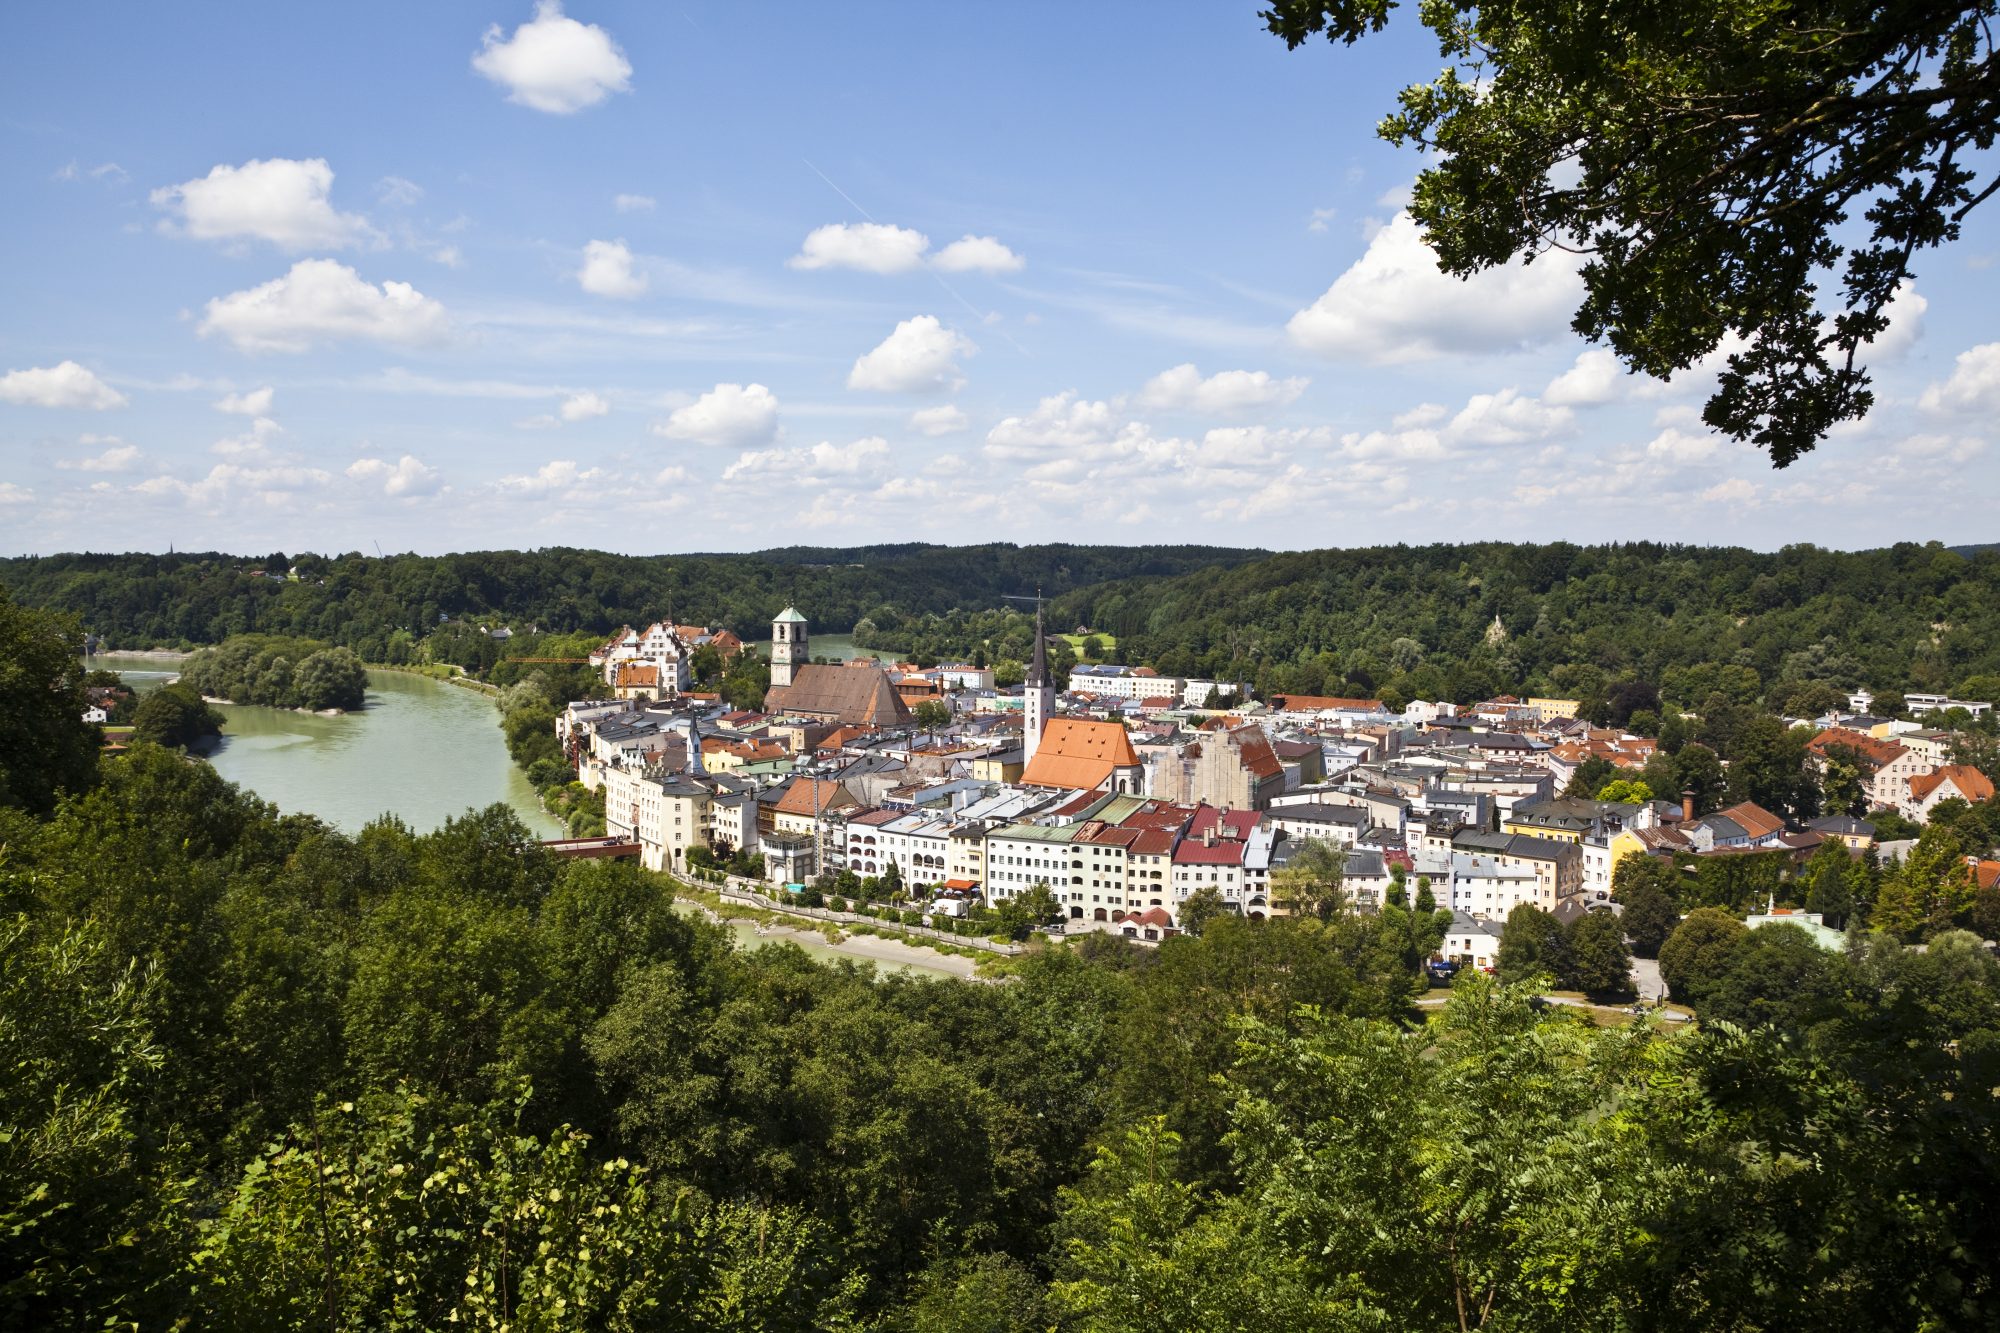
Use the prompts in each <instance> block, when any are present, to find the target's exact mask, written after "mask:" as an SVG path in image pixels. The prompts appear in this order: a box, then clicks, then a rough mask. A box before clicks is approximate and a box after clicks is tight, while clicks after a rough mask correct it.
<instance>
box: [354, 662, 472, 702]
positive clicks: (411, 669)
mask: <svg viewBox="0 0 2000 1333" xmlns="http://www.w3.org/2000/svg"><path fill="white" fill-rule="evenodd" d="M362 665H363V666H365V667H367V668H368V669H369V670H370V671H393V672H395V673H396V674H397V675H399V676H421V677H423V678H424V679H425V680H435V681H439V682H441V683H443V684H446V685H458V686H462V687H463V688H465V689H468V690H473V691H475V692H477V693H479V694H485V695H491V696H493V697H495V698H498V697H499V694H500V687H499V686H498V685H489V684H487V683H486V682H485V681H483V680H480V679H478V678H477V677H475V676H468V675H466V674H465V668H464V667H461V666H446V665H443V664H440V663H435V662H433V663H429V664H427V665H422V666H390V665H388V664H387V663H385V662H364V663H362Z"/></svg>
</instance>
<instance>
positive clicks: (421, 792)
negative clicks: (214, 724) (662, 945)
mask: <svg viewBox="0 0 2000 1333" xmlns="http://www.w3.org/2000/svg"><path fill="white" fill-rule="evenodd" d="M86 661H87V663H88V665H89V666H91V667H92V668H98V667H102V668H103V669H104V670H107V671H116V672H118V673H119V674H120V675H122V676H123V677H124V678H125V679H126V681H128V682H129V683H130V684H131V685H132V687H133V688H134V689H135V690H139V691H142V692H143V691H145V690H150V689H157V688H158V687H159V686H160V685H162V684H164V683H165V682H166V681H168V680H171V679H172V678H173V676H174V674H175V673H174V671H173V670H171V664H170V663H169V664H163V663H161V662H159V661H157V660H153V659H148V658H123V657H101V658H89V659H86ZM221 711H222V713H223V715H224V717H225V718H226V719H227V720H226V721H225V722H224V724H223V731H222V743H221V745H220V746H219V747H218V748H217V749H215V750H214V751H213V752H212V753H211V754H210V755H209V756H208V758H209V762H210V763H212V764H214V765H215V771H216V772H218V773H220V774H222V776H223V777H225V778H228V779H229V780H230V781H231V782H235V783H239V784H241V785H242V786H244V787H247V788H249V789H250V790H251V791H254V792H256V793H257V794H258V795H259V796H261V797H263V798H264V799H265V800H267V801H270V802H272V803H273V804H275V805H276V806H277V807H278V808H279V809H280V810H284V811H286V812H288V813H290V812H298V813H303V814H310V815H317V816H319V817H320V818H321V819H324V820H325V821H326V822H327V823H329V824H332V825H334V826H335V827H336V828H341V829H345V830H347V831H348V832H350V833H351V832H354V831H356V830H358V829H360V828H361V826H362V825H364V824H366V823H368V821H370V820H372V819H374V818H376V817H377V816H379V815H382V814H393V815H396V816H397V817H398V818H400V819H402V820H403V822H405V823H407V824H408V825H410V827H412V828H414V829H416V830H417V831H418V832H420V833H423V832H428V831H430V830H431V829H434V828H436V827H437V826H438V825H440V824H442V823H444V821H445V820H446V819H448V818H450V817H451V816H453V815H459V814H463V813H464V812H465V811H466V809H467V808H469V807H475V808H476V807H484V806H488V805H491V804H493V803H494V802H495V801H503V802H505V803H506V804H508V805H510V806H512V807H513V808H514V810H515V811H516V812H517V813H518V814H519V815H520V816H521V818H522V819H523V820H524V821H526V822H527V825H528V827H529V828H530V829H532V830H534V832H535V833H536V834H537V835H538V836H541V837H544V838H553V837H559V836H561V833H562V829H561V826H560V825H558V824H557V823H556V821H554V820H553V819H551V818H549V817H548V815H546V814H544V813H543V811H542V808H541V804H540V802H539V801H538V800H537V799H536V797H535V791H534V788H533V787H531V786H529V785H528V780H527V778H526V777H524V776H522V774H521V771H520V770H519V769H517V768H516V767H514V763H513V761H512V760H511V759H509V758H508V757H507V743H506V739H505V738H504V737H503V736H502V735H501V734H500V727H499V719H498V717H497V716H496V715H495V712H494V708H493V702H492V700H491V699H490V698H488V697H487V696H486V695H484V694H481V693H479V692H478V691H476V690H468V689H464V688H462V687H460V686H456V685H447V684H445V683H444V682H442V681H436V680H431V679H430V678H428V677H426V676H409V675H404V674H402V673H401V672H395V671H371V672H369V673H368V707H367V708H366V709H365V710H363V711H362V712H359V713H351V714H348V715H346V716H342V717H319V716H317V715H315V714H311V713H295V712H291V711H289V710H286V709H279V708H256V707H248V706H237V705H229V706H226V707H224V708H222V710H221Z"/></svg>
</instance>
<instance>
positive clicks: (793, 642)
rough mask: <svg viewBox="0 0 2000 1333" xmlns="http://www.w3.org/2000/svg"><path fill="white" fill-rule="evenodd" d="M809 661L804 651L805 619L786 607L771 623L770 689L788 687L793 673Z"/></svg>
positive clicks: (810, 656) (808, 655) (809, 657)
mask: <svg viewBox="0 0 2000 1333" xmlns="http://www.w3.org/2000/svg"><path fill="white" fill-rule="evenodd" d="M811 660H812V655H811V653H809V652H808V651H807V650H806V618H805V617H804V616H802V615H800V614H799V613H798V611H797V610H795V609H794V608H792V607H789V606H788V607H786V608H785V609H784V610H782V611H780V612H778V618H777V619H776V620H773V621H772V622H771V687H772V688H773V689H777V688H779V687H781V686H786V685H790V684H791V683H792V676H793V673H794V672H795V671H796V670H797V669H798V668H799V667H801V666H803V665H805V664H806V663H807V662H810V661H811Z"/></svg>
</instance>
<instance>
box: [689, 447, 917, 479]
mask: <svg viewBox="0 0 2000 1333" xmlns="http://www.w3.org/2000/svg"><path fill="white" fill-rule="evenodd" d="M888 459H889V442H888V441H887V440H885V439H883V438H882V437H881V436H879V435H870V436H867V437H865V438H863V439H859V440H855V441H853V442H852V443H849V444H835V443H833V442H832V441H831V440H822V441H820V442H819V443H818V444H815V445H813V446H812V447H811V448H809V449H755V450H749V451H746V452H745V453H743V454H742V455H741V456H739V457H738V458H737V460H736V461H735V462H733V463H731V464H730V465H729V466H728V467H727V468H724V469H723V472H722V479H723V480H724V481H761V482H786V483H797V482H823V481H832V480H842V479H847V478H852V477H856V476H860V475H862V474H864V473H869V472H873V471H877V470H879V468H880V467H881V465H882V464H884V463H886V462H887V461H888Z"/></svg>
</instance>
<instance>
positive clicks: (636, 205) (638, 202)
mask: <svg viewBox="0 0 2000 1333" xmlns="http://www.w3.org/2000/svg"><path fill="white" fill-rule="evenodd" d="M656 203H657V201H656V200H655V199H654V198H653V197H652V196H651V195H649V194H621V195H618V196H617V197H615V198H614V199H612V201H611V206H612V207H613V208H615V209H617V210H618V211H619V212H620V213H650V212H652V211H653V209H654V207H655V206H656Z"/></svg>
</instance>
